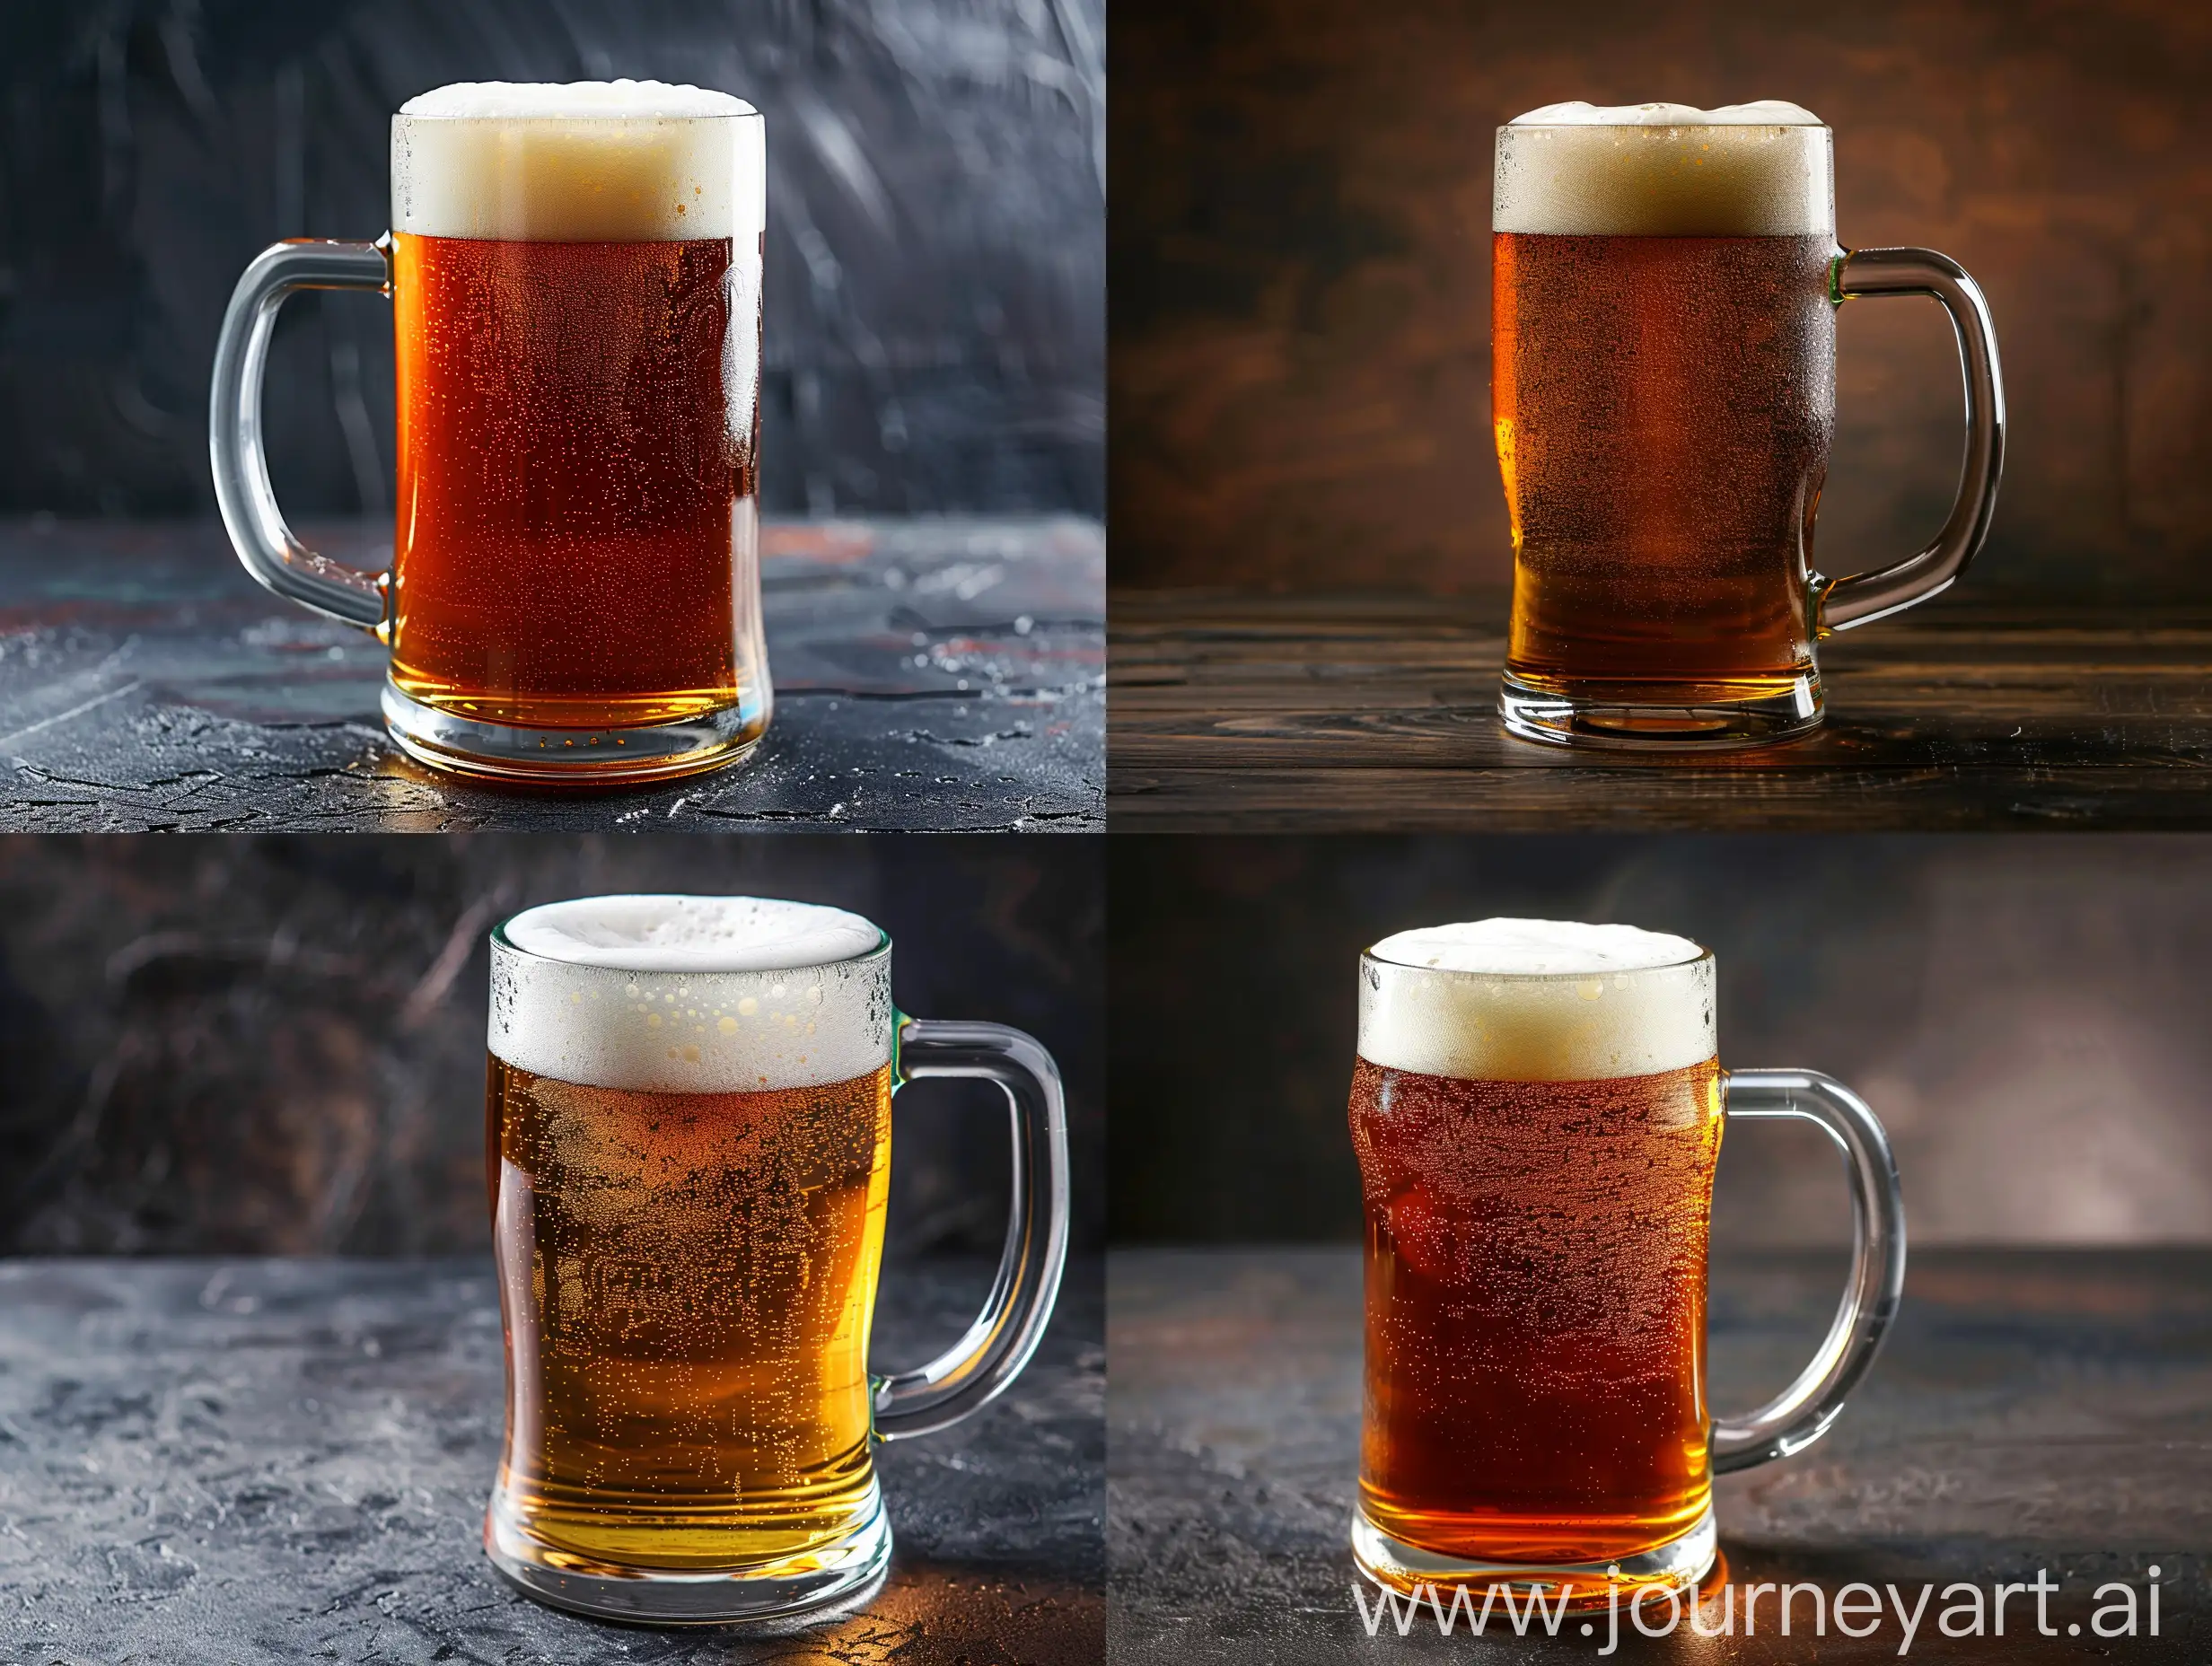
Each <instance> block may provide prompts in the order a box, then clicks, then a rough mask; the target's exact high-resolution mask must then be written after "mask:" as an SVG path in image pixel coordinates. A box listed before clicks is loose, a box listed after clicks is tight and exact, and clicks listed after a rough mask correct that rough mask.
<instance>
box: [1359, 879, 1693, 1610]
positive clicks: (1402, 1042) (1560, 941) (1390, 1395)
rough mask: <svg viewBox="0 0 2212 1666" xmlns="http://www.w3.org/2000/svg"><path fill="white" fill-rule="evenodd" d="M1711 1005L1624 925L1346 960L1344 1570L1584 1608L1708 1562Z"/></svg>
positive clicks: (1677, 964) (1425, 937)
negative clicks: (1618, 1573)
mask: <svg viewBox="0 0 2212 1666" xmlns="http://www.w3.org/2000/svg"><path fill="white" fill-rule="evenodd" d="M1712 993H1713V981H1712V960H1711V958H1710V957H1709V956H1707V955H1706V954H1705V953H1704V952H1703V951H1701V950H1700V949H1698V946H1697V945H1696V944H1695V943H1690V942H1689V941H1687V940H1686V939H1683V938H1680V937H1671V936H1665V935H1662V934H1656V933H1652V932H1644V931H1638V930H1637V929H1635V928H1634V927H1631V926H1620V925H1613V926H1596V925H1571V924H1562V923H1557V922H1549V921H1523V920H1489V921H1484V922H1481V923H1480V924H1479V925H1462V926H1445V927H1439V928H1435V929H1434V930H1430V931H1424V932H1407V933H1401V934H1399V935H1398V936H1395V937H1391V938H1387V939H1385V940H1384V941H1383V942H1382V943H1378V944H1376V945H1375V947H1374V949H1373V950H1371V951H1369V952H1368V954H1367V955H1366V956H1365V959H1364V960H1362V962H1361V986H1360V1039H1359V1058H1358V1061H1357V1064H1356V1066H1355V1069H1354V1072H1353V1078H1352V1093H1351V1108H1350V1117H1351V1129H1352V1145H1353V1149H1354V1151H1355V1152H1356V1153H1357V1155H1358V1158H1359V1170H1360V1181H1361V1188H1362V1193H1363V1196H1364V1197H1365V1208H1366V1220H1367V1253H1366V1329H1367V1335H1366V1379H1365V1381H1366V1393H1365V1415H1364V1418H1363V1423H1362V1439H1361V1445H1360V1483H1359V1497H1360V1504H1359V1515H1358V1521H1357V1526H1356V1531H1355V1535H1354V1544H1355V1548H1356V1550H1357V1551H1358V1552H1359V1554H1360V1556H1361V1561H1362V1565H1364V1566H1366V1567H1367V1568H1368V1569H1369V1570H1370V1572H1373V1573H1375V1574H1378V1575H1379V1576H1381V1577H1384V1578H1385V1579H1387V1580H1391V1583H1404V1581H1403V1580H1402V1579H1399V1578H1397V1577H1396V1576H1397V1575H1399V1574H1401V1573H1403V1572H1404V1571H1405V1570H1408V1569H1418V1568H1420V1567H1421V1566H1422V1565H1424V1564H1425V1563H1426V1565H1431V1566H1433V1567H1435V1568H1451V1569H1455V1570H1460V1571H1461V1574H1462V1575H1463V1576H1466V1577H1474V1576H1476V1575H1477V1574H1479V1572H1481V1571H1483V1570H1499V1571H1504V1570H1514V1571H1522V1572H1526V1571H1529V1570H1555V1571H1557V1570H1582V1572H1583V1579H1584V1585H1585V1587H1591V1586H1594V1587H1597V1588H1600V1589H1602V1587H1603V1585H1604V1583H1605V1574H1604V1570H1605V1569H1606V1567H1607V1566H1608V1565H1622V1566H1625V1567H1626V1568H1628V1569H1629V1570H1631V1572H1630V1577H1631V1578H1634V1577H1637V1570H1639V1569H1641V1570H1642V1575H1643V1576H1644V1577H1646V1578H1647V1579H1655V1581H1656V1583H1671V1582H1672V1581H1675V1580H1679V1579H1680V1578H1681V1577H1682V1576H1683V1574H1684V1563H1685V1562H1689V1563H1695V1564H1696V1565H1695V1566H1693V1567H1690V1568H1689V1570H1688V1574H1687V1576H1688V1577H1690V1578H1693V1579H1694V1578H1695V1577H1696V1576H1697V1575H1698V1574H1701V1573H1703V1571H1704V1565H1705V1564H1706V1563H1709V1561H1710V1560H1711V1553H1712V1544H1711V1539H1712V1521H1711V1492H1712V1477H1711V1470H1710V1467H1709V1465H1708V1463H1707V1419H1706V1411H1705V1405H1704V1372H1703V1359H1702V1356H1703V1351H1704V1337H1705V1270H1706V1228H1707V1212H1708V1209H1709V1207H1710V1204H1711V1198H1712V1188H1713V1170H1714V1163H1715V1162H1716V1158H1717V1157H1718V1155H1719V1151H1720V1135H1721V1104H1720V1071H1719V1066H1718V1065H1716V1062H1715V1050H1714V1031H1713V1006H1712ZM1646 1561H1651V1562H1652V1563H1653V1564H1654V1565H1652V1566H1651V1567H1649V1568H1648V1569H1643V1568H1642V1564H1643V1563H1645V1562H1646Z"/></svg>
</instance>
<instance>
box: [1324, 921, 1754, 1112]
mask: <svg viewBox="0 0 2212 1666" xmlns="http://www.w3.org/2000/svg"><path fill="white" fill-rule="evenodd" d="M1714 1051H1715V1042H1714V1023H1713V957H1712V956H1711V955H1709V954H1707V952H1706V951H1704V950H1703V949H1700V948H1699V947H1698V945H1697V944H1696V943H1692V942H1690V939H1688V938H1687V937H1675V936H1671V935H1668V934H1665V933H1663V932H1647V931H1642V930H1639V929H1638V928H1637V927H1636V926H1633V925H1580V924H1576V923H1575V922H1571V921H1564V920H1505V919H1497V920H1475V921H1470V922H1468V923H1465V924H1462V925H1432V926H1424V927H1422V928H1421V929H1419V930H1417V931H1408V932H1400V933H1398V934H1396V935H1395V936H1391V937H1385V938H1384V939H1383V940H1382V942H1381V943H1376V944H1375V945H1374V948H1372V949H1370V950H1368V951H1367V953H1366V956H1365V958H1364V959H1363V960H1362V961H1361V962H1360V983H1359V1056H1360V1057H1362V1058H1364V1059H1365V1060H1366V1061H1367V1062H1368V1063H1369V1064H1371V1065H1383V1066H1385V1067H1386V1068H1389V1069H1393V1070H1410V1071H1417V1072H1418V1073H1420V1074H1423V1075H1430V1076H1456V1077H1458V1078H1460V1079H1461V1080H1463V1081H1470V1082H1593V1081H1600V1080H1603V1079H1606V1078H1610V1077H1616V1076H1646V1075H1652V1074H1656V1073H1657V1072H1660V1071H1663V1070H1681V1069H1684V1068H1686V1067H1688V1066H1689V1065H1696V1064H1699V1063H1702V1062H1703V1061H1705V1060H1706V1059H1708V1058H1711V1057H1713V1056H1714Z"/></svg>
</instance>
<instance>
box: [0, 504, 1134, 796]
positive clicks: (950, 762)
mask: <svg viewBox="0 0 2212 1666" xmlns="http://www.w3.org/2000/svg"><path fill="white" fill-rule="evenodd" d="M302 536H303V538H304V539H306V540H307V542H308V543H309V544H310V545H311V546H312V547H313V548H318V549H320V550H321V551H323V552H324V553H326V554H329V555H333V556H339V557H344V558H346V559H349V560H353V561H355V562H357V563H359V564H361V565H364V566H381V565H382V563H383V561H384V560H385V559H387V558H388V552H389V549H390V546H391V528H390V527H389V526H388V525H368V524H352V525H341V526H321V527H311V528H303V529H302ZM380 545H381V548H380ZM1105 562H1106V546H1105V533H1104V530H1103V529H1102V527H1100V526H1099V525H1098V523H1097V522H1089V521H1081V520H1072V519H1049V520H1048V519H1039V520H1026V521H1024V520H954V519H949V518H948V519H942V520H933V519H917V520H911V521H877V522H785V523H781V524H774V525H771V526H769V527H768V529H767V530H766V532H765V534H764V538H763V557H762V561H761V571H762V581H761V582H762V590H763V605H764V608H765V611H766V616H767V626H768V658H769V662H770V665H771V668H772V673H773V676H774V680H775V685H776V715H775V718H774V721H773V723H771V725H770V727H769V730H768V736H767V738H766V739H765V740H764V741H762V742H761V745H760V748H759V750H758V751H757V752H756V753H755V754H754V755H753V757H752V758H750V760H748V761H747V762H746V763H744V764H743V765H741V766H739V767H735V768H733V769H731V770H727V771H724V773H722V774H719V775H709V776H695V777H693V778H691V779H690V780H688V781H680V782H675V783H671V784H669V785H663V786H658V787H654V788H651V789H649V790H646V791H643V792H631V793H620V794H607V793H599V794H549V793H528V792H517V791H511V790H510V791H501V790H497V789H494V788H489V787H485V786H478V785H469V784H464V783H458V782H455V781H453V780H452V779H450V778H448V777H443V776H436V775H434V774H433V773H432V772H430V771H428V770H426V769H423V768H421V767H417V765H415V764H413V763H411V762H409V761H408V759H406V758H402V757H401V756H400V755H399V751H398V750H397V749H395V748H394V747H392V746H391V744H390V743H389V742H388V741H386V740H385V738H384V734H383V728H382V721H381V720H380V719H379V717H378V715H377V706H376V701H377V694H378V690H379V688H381V686H382V679H383V671H384V653H383V650H382V648H381V647H379V645H378V644H376V643H375V641H374V640H373V639H372V638H371V637H369V636H366V635H364V633H362V632H360V631H356V630H353V629H350V628H348V627H346V626H343V625H338V624H333V623H330V622H329V621H326V620H323V619H321V618H319V617H317V616H315V615H313V614H311V613H308V612H307V611H305V610H304V609H300V608H297V607H294V606H293V605H292V604H290V603H288V602H285V601H279V600H277V598H276V597H275V596H272V595H270V594H268V592H265V591H263V590H261V589H260V588H259V586H258V585H256V584H255V583H253V581H252V580H251V579H250V578H249V577H248V576H247V575H246V573H245V570H244V569H243V568H242V567H241V566H239V564H238V561H237V559H236V557H234V556H233V555H232V553H231V548H230V544H229V541H228V540H227V539H225V537H224V533H223V530H222V528H221V527H220V526H218V525H215V524H214V523H213V522H207V523H197V522H195V523H180V524H153V523H132V522H53V521H52V520H50V519H33V520H29V521H13V522H0V830H6V829H13V830H29V831H34V832H48V831H65V830H101V831H106V830H119V831H136V830H143V829H235V830H245V831H256V832H277V831H285V830H314V831H334V830H341V829H376V830H383V831H393V832H399V831H422V832H439V831H446V830H451V829H473V828H514V829H566V830H592V829H607V830H621V829H645V828H655V829H777V828H785V829H799V830H805V829H939V830H948V831H950V830H970V829H975V830H984V829H996V830H1010V831H1011V830H1032V829H1036V830H1046V829H1097V828H1099V827H1100V826H1101V825H1102V819H1103V814H1104V803H1103V795H1104V791H1105V778H1106V758H1105V688H1104V671H1105V625H1104V615H1105Z"/></svg>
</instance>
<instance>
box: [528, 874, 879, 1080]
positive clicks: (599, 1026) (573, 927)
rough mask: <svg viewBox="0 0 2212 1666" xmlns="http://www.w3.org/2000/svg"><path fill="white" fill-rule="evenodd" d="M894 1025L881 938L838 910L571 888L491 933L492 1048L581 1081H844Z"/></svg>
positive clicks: (862, 1070)
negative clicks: (588, 893)
mask: <svg viewBox="0 0 2212 1666" xmlns="http://www.w3.org/2000/svg"><path fill="white" fill-rule="evenodd" d="M879 949H880V950H882V952H880V953H879V952H878V950H879ZM893 1022H894V1020H893V1016H892V1011H891V954H890V950H889V945H888V943H887V942H886V940H885V938H884V936H883V934H882V932H881V931H880V930H879V929H877V927H876V926H875V925H873V924H872V923H871V922H869V921H867V920H865V919H863V918H862V917H861V916H859V915H857V914H847V912H845V910H843V909H842V908H822V907H819V906H817V905H815V904H812V903H803V902H783V901H777V900H776V899H770V898H763V897H675V896H630V897H585V898H580V899H576V900H575V901H572V902H553V903H547V904H545V905H544V906H543V907H541V908H531V909H530V910H528V911H527V912H525V913H522V914H519V915H517V916H515V917H514V918H513V919H512V920H509V921H508V922H507V923H506V925H505V926H503V927H502V928H501V930H500V932H499V934H498V936H497V937H496V938H495V939H494V943H493V951H492V1013H491V1032H490V1046H491V1050H492V1053H493V1054H494V1056H495V1057H499V1058H502V1059H505V1061H506V1062H507V1063H508V1064H510V1065H515V1066H516V1067H518V1068H520V1069H522V1070H527V1071H530V1072H531V1074H535V1075H541V1076H552V1077H556V1078H557V1079H558V1080H560V1081H563V1082H575V1083H583V1084H584V1085H585V1086H587V1087H600V1088H626V1089H630V1090H632V1091H636V1092H663V1093H736V1092H763V1091H766V1090H769V1089H776V1088H796V1087H818V1086H821V1085H822V1084H823V1083H831V1082H847V1081H850V1080H852V1079H853V1078H854V1077H856V1076H864V1075H866V1074H868V1073H869V1072H871V1071H873V1070H876V1069H879V1068H881V1067H882V1065H886V1064H888V1063H890V1061H891V1025H892V1023H893Z"/></svg>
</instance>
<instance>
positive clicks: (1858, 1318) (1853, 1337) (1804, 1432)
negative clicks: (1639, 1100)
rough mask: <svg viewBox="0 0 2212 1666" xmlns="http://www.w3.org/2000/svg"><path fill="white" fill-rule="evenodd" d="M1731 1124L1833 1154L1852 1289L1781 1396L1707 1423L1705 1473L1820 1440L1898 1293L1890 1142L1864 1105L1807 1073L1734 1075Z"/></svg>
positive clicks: (1745, 1465)
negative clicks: (1806, 1134)
mask: <svg viewBox="0 0 2212 1666" xmlns="http://www.w3.org/2000/svg"><path fill="white" fill-rule="evenodd" d="M1721 1091H1722V1104H1723V1114H1724V1115H1725V1117H1726V1118H1727V1119H1728V1120H1729V1121H1731V1122H1733V1121H1734V1120H1736V1119H1737V1118H1746V1119H1749V1120H1751V1121H1769V1120H1771V1121H1780V1120H1782V1119H1784V1118H1791V1117H1795V1118H1802V1119H1803V1120H1804V1121H1806V1122H1810V1123H1813V1124H1814V1125H1815V1126H1817V1127H1821V1128H1823V1129H1825V1130H1827V1133H1828V1136H1829V1137H1830V1139H1832V1140H1834V1141H1835V1142H1836V1144H1838V1145H1839V1147H1841V1148H1842V1151H1843V1162H1844V1172H1845V1174H1846V1175H1847V1176H1848V1178H1849V1179H1850V1183H1851V1281H1850V1283H1849V1284H1848V1285H1847V1286H1846V1287H1845V1289H1844V1293H1843V1304H1842V1305H1841V1306H1840V1307H1839V1308H1838V1309H1837V1310H1836V1319H1835V1322H1834V1323H1833V1324H1831V1325H1830V1326H1829V1328H1828V1339H1827V1340H1826V1341H1824V1342H1822V1343H1821V1347H1820V1352H1819V1353H1817V1354H1815V1355H1813V1363H1811V1364H1809V1365H1807V1366H1806V1367H1805V1368H1804V1371H1803V1372H1800V1373H1799V1375H1798V1378H1797V1381H1795V1382H1793V1383H1791V1384H1790V1385H1789V1387H1788V1388H1786V1389H1785V1390H1783V1391H1782V1393H1781V1395H1780V1397H1779V1398H1778V1399H1775V1400H1773V1401H1771V1402H1770V1403H1769V1404H1768V1405H1765V1406H1762V1407H1760V1408H1759V1409H1758V1410H1757V1411H1755V1412H1752V1413H1751V1415H1750V1416H1746V1417H1716V1418H1715V1419H1714V1420H1713V1434H1712V1442H1711V1449H1710V1450H1711V1452H1712V1462H1713V1470H1714V1473H1715V1474H1716V1475H1725V1474H1726V1473H1727V1472H1728V1471H1730V1470H1732V1469H1751V1468H1752V1467H1753V1466H1754V1465H1757V1464H1762V1463H1765V1462H1767V1461H1768V1460H1769V1459H1774V1458H1784V1457H1787V1456H1788V1455H1789V1454H1790V1453H1791V1452H1794V1451H1803V1450H1804V1448H1805V1447H1808V1446H1810V1445H1812V1444H1813V1442H1815V1441H1817V1440H1819V1439H1820V1438H1821V1435H1823V1434H1827V1433H1828V1425H1830V1424H1831V1423H1833V1422H1835V1420H1836V1418H1837V1416H1839V1414H1840V1413H1841V1412H1842V1410H1843V1397H1844V1396H1845V1395H1847V1394H1848V1393H1849V1392H1850V1391H1851V1390H1852V1389H1853V1388H1855V1387H1856V1385H1857V1383H1858V1381H1859V1379H1860V1378H1861V1377H1864V1376H1865V1374H1866V1371H1867V1368H1868V1367H1869V1366H1870V1365H1872V1364H1873V1363H1874V1355H1875V1352H1876V1351H1877V1350H1878V1349H1880V1347H1881V1346H1882V1338H1883V1335H1884V1334H1885V1333H1886V1332H1887V1331H1888V1330H1889V1328H1890V1321H1891V1320H1892V1319H1894V1318H1896V1317H1897V1303H1898V1300H1899V1298H1900V1296H1901V1295H1902V1294H1903V1293H1904V1288H1905V1198H1904V1194H1903V1192H1902V1191H1900V1189H1899V1187H1898V1183H1897V1162H1896V1159H1894V1158H1893V1157H1892V1156H1891V1155H1890V1142H1889V1136H1887V1135H1885V1134H1883V1131H1882V1124H1881V1123H1880V1122H1879V1121H1877V1120H1876V1119H1875V1118H1874V1112H1873V1111H1872V1110H1870V1109H1867V1106H1866V1101H1865V1100H1863V1099H1861V1098H1859V1096H1858V1095H1857V1094H1856V1093H1854V1092H1851V1090H1850V1089H1849V1088H1847V1087H1845V1086H1844V1085H1843V1083H1840V1082H1838V1081H1837V1080H1836V1079H1835V1078H1834V1077H1832V1076H1824V1075H1821V1074H1820V1073H1819V1072H1818V1071H1815V1070H1737V1071H1731V1072H1729V1073H1728V1074H1727V1075H1726V1076H1725V1078H1724V1079H1723V1085H1722V1090H1721Z"/></svg>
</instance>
